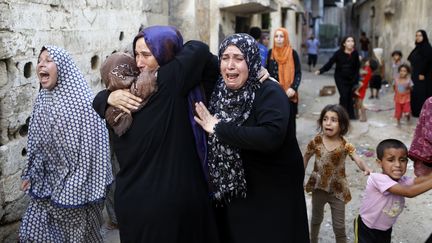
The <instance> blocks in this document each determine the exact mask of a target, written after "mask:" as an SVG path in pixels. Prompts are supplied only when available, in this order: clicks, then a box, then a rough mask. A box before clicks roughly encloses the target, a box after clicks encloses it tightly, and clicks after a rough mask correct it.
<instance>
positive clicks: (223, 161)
mask: <svg viewBox="0 0 432 243" xmlns="http://www.w3.org/2000/svg"><path fill="white" fill-rule="evenodd" d="M230 45H234V46H236V47H237V48H239V49H240V51H241V52H242V53H243V55H244V58H245V61H246V63H247V66H248V70H249V76H248V79H247V80H246V82H245V83H244V85H243V87H241V88H240V89H237V90H231V89H228V88H227V87H226V85H225V82H224V80H223V78H222V77H220V78H219V79H218V81H217V83H216V87H215V90H214V91H213V94H212V97H211V100H210V105H209V110H210V112H211V113H212V114H214V115H216V117H217V118H218V119H220V121H221V122H222V123H230V124H234V125H236V126H241V125H242V124H243V123H244V122H245V121H246V120H247V119H248V117H249V115H250V112H251V110H252V103H253V101H254V99H255V91H256V90H257V89H259V88H260V86H261V84H260V82H259V80H258V73H259V71H260V69H261V56H260V53H259V48H258V46H257V43H256V41H255V39H254V38H253V37H251V36H250V35H248V34H244V33H240V34H233V35H230V36H229V37H227V38H226V39H225V40H224V41H223V42H222V43H221V45H220V47H219V66H220V60H221V57H222V54H223V53H224V51H225V50H226V48H227V47H228V46H230ZM208 144H209V174H210V183H211V186H212V188H213V197H214V199H216V200H217V201H220V202H224V203H228V202H229V201H230V199H231V198H233V197H246V189H247V188H246V179H245V175H244V169H243V165H242V160H241V158H240V149H239V148H236V147H234V146H231V145H229V144H226V143H223V142H221V141H220V140H219V138H218V137H217V135H215V134H213V135H211V136H210V137H209V141H208Z"/></svg>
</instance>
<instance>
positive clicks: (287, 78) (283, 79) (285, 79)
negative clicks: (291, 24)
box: [271, 28, 295, 91]
mask: <svg viewBox="0 0 432 243" xmlns="http://www.w3.org/2000/svg"><path fill="white" fill-rule="evenodd" d="M277 31H282V33H283V34H284V42H283V46H282V47H277V46H276V45H275V44H273V50H272V54H271V59H274V60H276V62H277V64H278V75H279V83H280V85H281V86H282V88H283V89H284V91H286V90H288V88H289V87H291V84H292V83H293V82H294V72H295V67H294V56H293V49H292V47H291V44H290V41H289V36H288V30H287V29H285V28H277V29H276V31H275V34H274V36H273V39H274V38H276V32H277Z"/></svg>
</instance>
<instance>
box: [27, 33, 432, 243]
mask: <svg viewBox="0 0 432 243" xmlns="http://www.w3.org/2000/svg"><path fill="white" fill-rule="evenodd" d="M362 38H363V36H362ZM269 40H270V42H271V43H272V44H273V46H272V47H270V45H269V44H268V41H269ZM360 41H361V43H362V49H361V54H359V52H357V50H356V47H355V46H356V43H355V38H354V36H346V37H345V38H343V39H342V42H341V45H340V48H339V49H338V50H337V51H336V52H335V53H334V55H332V57H331V58H330V59H329V60H328V62H327V63H326V64H325V65H323V67H321V68H320V69H319V70H317V71H316V72H315V74H317V75H319V74H322V73H324V72H327V71H328V70H330V69H331V68H332V66H333V65H334V64H335V65H336V68H335V74H334V79H335V83H336V86H337V89H338V91H339V95H340V99H339V104H328V105H326V106H325V107H323V109H322V111H321V114H320V116H319V119H318V120H317V128H318V133H317V134H316V135H315V137H313V138H311V140H310V142H309V143H308V145H307V148H306V149H305V152H304V154H303V155H302V153H301V150H300V148H299V145H298V142H297V138H296V124H295V123H296V116H297V112H298V105H297V104H298V102H299V97H300V96H299V94H298V90H299V89H298V88H299V86H300V84H301V78H302V72H301V62H300V58H299V55H298V53H297V51H296V50H295V49H294V48H293V47H292V46H291V45H290V41H289V32H288V30H287V29H285V28H277V29H276V30H275V32H274V35H273V37H272V39H271V38H269V35H268V34H264V33H262V32H261V30H260V29H259V28H257V27H254V28H251V31H250V35H249V34H246V33H236V34H231V35H229V36H227V37H226V38H225V39H224V40H223V41H222V43H221V44H220V46H219V50H218V55H217V56H216V55H213V54H212V53H211V52H210V51H209V47H208V46H207V45H206V44H205V43H203V42H201V41H197V40H191V41H188V42H186V43H184V41H183V37H182V34H181V33H180V31H179V30H178V29H177V28H175V27H173V26H150V27H146V28H142V29H140V31H139V33H138V34H137V35H136V37H135V38H134V39H133V42H132V46H133V53H132V54H128V53H114V54H112V55H111V56H110V57H108V59H107V61H106V62H104V64H103V65H102V68H101V77H102V79H103V81H104V83H105V84H106V86H107V88H106V89H105V90H102V91H100V92H99V93H98V94H97V95H96V96H95V97H94V98H93V95H92V93H91V90H90V88H89V87H88V85H87V81H86V80H85V79H84V76H83V75H82V73H81V72H80V71H79V70H78V68H77V66H76V65H75V64H74V61H73V59H72V57H71V56H70V55H69V54H68V53H67V51H65V50H63V49H62V48H60V47H55V46H43V47H42V49H41V52H40V54H39V57H38V65H37V76H38V78H39V81H40V85H41V88H40V91H39V94H38V97H37V99H36V101H35V104H34V108H33V113H32V116H31V120H30V126H29V138H28V164H27V167H26V168H25V170H24V172H23V174H22V179H23V182H22V185H21V188H22V190H24V191H26V192H27V193H28V194H29V196H30V198H31V200H30V204H29V206H28V208H27V210H26V212H25V214H24V216H23V220H22V223H21V227H20V231H19V240H20V242H102V236H101V225H102V209H103V206H104V201H105V199H106V198H108V199H109V200H107V201H108V202H109V205H110V206H109V207H108V212H109V216H110V220H111V221H112V222H111V226H112V227H118V228H119V232H120V239H121V242H146V243H148V242H155V243H156V242H191V243H193V242H197V243H202V242H223V243H229V242H233V243H234V242H245V243H246V242H247V243H251V242H257V243H258V242H275V243H277V242H281V243H282V242H296V243H302V242H304V243H307V242H318V236H319V230H320V225H321V223H322V221H323V214H324V206H325V204H327V203H328V204H329V205H330V207H331V214H332V221H333V224H332V225H333V231H334V234H335V240H336V242H338V243H342V242H347V235H346V230H345V225H346V222H345V205H346V204H347V203H348V202H349V201H350V200H351V194H350V190H349V185H348V183H347V180H346V171H345V161H346V159H347V157H350V159H351V160H353V161H354V162H355V163H356V164H357V166H358V167H359V169H360V170H361V171H363V172H364V174H365V175H368V176H369V177H368V181H367V185H365V188H366V189H365V191H366V192H367V193H366V196H365V197H364V198H363V199H362V204H361V207H360V210H359V215H358V217H356V220H355V227H356V230H355V238H356V242H391V232H392V225H393V224H394V223H395V221H396V219H397V217H398V215H399V214H400V213H401V212H402V210H403V208H404V197H414V196H416V195H419V194H421V193H423V192H425V191H427V190H429V189H431V188H432V173H430V172H431V171H432V169H431V165H432V154H431V151H432V150H431V148H432V143H431V140H432V139H431V138H432V135H431V131H432V122H431V121H432V117H431V112H430V111H431V104H432V97H431V98H429V99H428V97H430V96H432V92H431V91H432V89H431V87H432V83H431V82H432V81H431V80H430V79H431V78H432V76H431V74H430V71H431V69H432V67H431V64H432V62H430V61H429V59H428V58H431V57H432V55H429V54H432V47H431V46H430V44H429V41H428V38H427V34H426V32H425V31H423V30H419V31H417V33H416V42H415V43H416V47H415V49H414V50H413V51H412V52H411V54H410V55H409V57H408V60H409V61H410V64H411V65H407V64H405V63H403V62H402V61H401V58H402V53H401V52H400V51H395V52H393V53H392V58H393V65H392V71H393V72H392V74H393V77H392V78H393V79H394V80H393V82H392V84H393V85H394V89H395V98H394V101H395V118H396V119H397V121H398V123H399V122H400V119H401V118H402V116H403V115H405V116H406V117H407V119H409V118H410V116H411V113H412V116H415V117H418V116H420V118H419V123H418V125H417V128H416V131H415V134H414V140H413V143H412V146H411V148H410V149H408V148H407V147H406V146H405V145H404V144H403V143H402V142H400V141H398V140H396V139H386V140H383V141H382V142H380V143H379V144H378V146H377V148H376V150H377V162H378V165H379V166H380V167H381V168H382V171H372V170H371V169H370V168H369V167H368V165H367V164H366V163H365V162H364V161H363V160H362V159H361V158H360V157H359V155H357V153H356V148H355V146H354V145H353V144H352V143H350V142H349V141H347V140H346V139H345V138H344V135H346V134H347V132H348V131H349V129H350V120H353V119H357V118H358V114H360V120H362V121H366V114H365V108H364V105H363V103H362V100H363V99H364V97H365V93H366V91H367V87H368V84H369V83H373V82H374V81H373V80H374V78H373V77H374V75H377V76H379V77H382V76H380V75H382V74H380V73H377V72H375V71H376V70H380V72H382V68H381V67H383V66H384V64H383V62H382V61H383V60H382V57H381V56H380V54H379V53H380V52H381V53H382V49H381V51H380V50H375V49H374V51H373V52H372V55H369V53H368V52H367V50H364V48H363V47H364V45H366V44H365V43H367V45H368V44H369V42H366V41H365V40H364V39H361V40H360ZM318 47H319V41H318V40H317V39H316V38H315V37H314V36H313V35H312V36H311V38H310V39H309V40H308V54H309V61H308V64H309V66H312V67H315V65H316V59H317V55H318ZM362 58H363V62H362V61H361V59H362ZM362 63H364V66H363V68H362V70H363V71H362V72H360V69H361V65H362ZM310 70H311V69H310ZM377 80H378V79H377ZM376 82H379V85H381V79H379V81H376ZM370 87H372V88H374V89H375V88H377V87H378V86H370ZM371 93H372V94H373V96H375V95H374V94H375V91H373V92H371ZM374 98H378V93H376V97H374ZM422 107H423V108H422ZM356 109H359V112H356ZM110 144H111V145H110ZM110 147H111V150H110ZM312 157H314V160H315V161H314V167H313V171H312V173H311V175H310V178H309V179H308V180H307V183H305V184H304V179H305V178H304V177H305V170H306V168H307V165H308V162H309V160H310V159H311V158H312ZM408 158H411V159H412V160H413V161H414V168H415V172H416V175H417V177H416V178H410V177H407V176H405V175H404V174H405V172H406V168H407V162H408ZM112 163H113V164H112ZM113 166H114V168H112V167H113ZM113 172H114V174H115V176H113ZM114 177H115V178H114ZM113 181H115V194H114V197H112V195H111V196H110V194H112V193H113V191H112V190H111V191H110V188H113V187H114V184H113ZM305 190H306V192H310V193H312V215H311V221H310V222H309V223H308V217H307V208H306V202H305V194H304V191H305ZM114 202H115V203H114ZM113 209H114V210H113ZM113 211H115V213H114V212H113ZM431 240H432V239H431Z"/></svg>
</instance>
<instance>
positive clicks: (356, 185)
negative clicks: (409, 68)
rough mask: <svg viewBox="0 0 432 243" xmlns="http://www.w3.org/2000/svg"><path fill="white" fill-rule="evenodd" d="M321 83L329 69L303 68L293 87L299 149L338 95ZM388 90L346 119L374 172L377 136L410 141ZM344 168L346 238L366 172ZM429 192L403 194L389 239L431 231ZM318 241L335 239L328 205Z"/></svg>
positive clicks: (414, 240)
mask: <svg viewBox="0 0 432 243" xmlns="http://www.w3.org/2000/svg"><path fill="white" fill-rule="evenodd" d="M324 85H334V81H333V74H332V73H331V72H330V73H328V74H323V75H320V76H315V75H314V74H312V73H310V72H308V71H306V70H305V69H304V71H303V79H302V84H301V86H300V89H299V94H300V104H299V114H300V117H299V118H298V119H297V138H298V141H299V145H300V148H301V149H302V151H304V149H305V147H306V145H307V143H308V142H309V141H310V139H312V138H313V137H314V135H315V134H316V120H317V119H318V115H319V113H320V111H321V109H322V108H323V107H324V106H325V105H326V104H334V103H338V99H339V95H338V94H337V93H336V94H335V95H333V96H325V97H319V95H318V93H319V89H320V88H321V87H322V86H324ZM392 99H393V93H392V91H391V90H390V89H389V88H386V87H383V89H382V92H381V93H380V99H378V100H375V99H373V100H368V98H366V100H365V104H366V106H367V107H368V111H367V116H368V121H367V122H359V121H354V122H352V124H351V128H352V129H351V132H350V133H349V134H348V136H346V138H347V140H348V141H350V142H351V143H353V144H354V145H355V146H356V148H357V152H358V153H359V154H360V156H361V157H362V158H363V159H364V160H365V161H366V162H367V163H368V165H369V166H370V167H371V168H373V169H374V171H380V170H379V169H378V167H377V165H376V163H375V147H376V145H377V144H378V142H379V141H381V140H382V139H385V138H396V139H399V140H401V141H403V142H404V143H405V144H406V145H407V146H409V145H410V144H411V140H412V136H413V133H414V129H415V125H416V123H417V119H412V120H411V121H410V122H409V123H407V122H406V121H403V122H402V126H401V128H398V127H396V121H395V120H394V119H393V118H392V117H393V112H394V109H393V100H392ZM313 159H314V158H312V159H311V160H310V161H309V166H308V168H307V170H306V178H305V180H307V179H308V178H309V175H310V173H311V171H312V168H313V162H314V161H313ZM346 170H347V175H348V182H349V184H350V189H351V194H352V200H351V202H349V203H348V204H347V205H346V229H347V236H348V242H354V233H353V219H354V218H355V217H356V216H357V214H358V211H359V207H360V200H361V194H362V192H363V190H364V187H365V185H366V179H367V177H366V176H364V175H363V174H362V172H361V171H360V170H359V169H358V167H357V166H356V164H355V163H354V162H353V161H351V160H350V159H348V160H347V163H346ZM407 175H409V176H413V166H412V162H411V161H410V162H409V167H408V172H407ZM306 202H307V206H308V215H309V218H310V210H311V208H312V207H311V195H309V194H306ZM431 213H432V193H431V192H426V193H424V194H423V195H420V196H418V197H416V198H412V199H409V198H408V199H406V204H405V209H404V211H403V212H402V214H401V215H400V216H399V218H398V221H397V223H396V224H395V225H394V227H393V240H392V242H395V243H422V242H424V241H425V240H426V239H427V237H428V236H429V234H430V233H432V227H429V225H432V214H431ZM104 238H105V242H109V243H117V242H120V241H119V235H118V230H110V231H106V230H104ZM320 238H321V239H320V242H323V243H327V242H329V243H330V242H335V240H334V234H333V229H332V222H331V216H330V208H329V207H328V205H327V206H326V208H325V215H324V221H323V223H322V225H321V230H320Z"/></svg>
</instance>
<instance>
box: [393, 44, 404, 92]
mask: <svg viewBox="0 0 432 243" xmlns="http://www.w3.org/2000/svg"><path fill="white" fill-rule="evenodd" d="M391 57H392V78H393V80H392V82H393V83H392V84H394V82H395V80H396V79H397V78H398V77H399V66H400V65H401V64H402V52H401V51H398V50H396V51H393V52H392V54H391Z"/></svg>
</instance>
